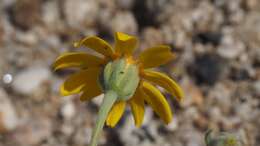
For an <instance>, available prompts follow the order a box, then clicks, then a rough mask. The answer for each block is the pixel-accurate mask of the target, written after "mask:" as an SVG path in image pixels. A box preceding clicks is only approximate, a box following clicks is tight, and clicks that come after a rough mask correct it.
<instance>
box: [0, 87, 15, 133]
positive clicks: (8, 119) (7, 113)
mask: <svg viewBox="0 0 260 146" xmlns="http://www.w3.org/2000/svg"><path fill="white" fill-rule="evenodd" d="M17 124H18V118H17V115H16V111H15V109H14V108H13V105H12V103H11V101H10V100H9V99H8V96H7V94H6V93H5V92H4V90H2V89H0V132H4V131H10V130H13V129H15V128H16V126H17Z"/></svg>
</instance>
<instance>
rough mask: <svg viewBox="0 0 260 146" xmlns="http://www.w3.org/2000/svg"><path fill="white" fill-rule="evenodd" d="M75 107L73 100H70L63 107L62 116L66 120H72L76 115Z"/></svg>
mask: <svg viewBox="0 0 260 146" xmlns="http://www.w3.org/2000/svg"><path fill="white" fill-rule="evenodd" d="M75 113H76V110H75V105H74V104H73V102H72V101H71V100H68V101H66V102H65V103H64V105H63V106H62V107H61V114H62V116H63V117H64V118H65V119H66V120H70V119H71V118H73V116H74V115H75Z"/></svg>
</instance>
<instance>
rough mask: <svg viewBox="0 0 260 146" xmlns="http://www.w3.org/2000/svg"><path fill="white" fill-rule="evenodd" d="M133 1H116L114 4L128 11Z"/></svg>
mask: <svg viewBox="0 0 260 146" xmlns="http://www.w3.org/2000/svg"><path fill="white" fill-rule="evenodd" d="M134 2H135V1H134V0H116V3H117V5H118V6H119V7H121V8H123V9H130V8H132V7H133V4H134Z"/></svg>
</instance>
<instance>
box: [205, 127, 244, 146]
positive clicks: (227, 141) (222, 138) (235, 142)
mask: <svg viewBox="0 0 260 146" xmlns="http://www.w3.org/2000/svg"><path fill="white" fill-rule="evenodd" d="M205 141H206V144H207V146H241V142H240V141H239V139H238V137H237V136H236V135H234V134H231V133H220V134H219V135H215V136H212V131H211V130H210V131H208V132H207V133H206V135H205Z"/></svg>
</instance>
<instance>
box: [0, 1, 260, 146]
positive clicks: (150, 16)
mask: <svg viewBox="0 0 260 146" xmlns="http://www.w3.org/2000/svg"><path fill="white" fill-rule="evenodd" d="M115 31H122V32H125V33H129V34H133V35H136V36H138V37H139V39H140V40H141V41H140V42H141V44H140V48H139V50H142V49H144V48H146V47H150V46H153V45H158V44H168V45H170V46H171V47H172V50H173V51H174V52H175V53H176V56H177V58H176V60H175V61H173V62H171V63H169V64H167V65H165V66H163V67H161V68H160V69H161V70H164V71H166V72H167V73H168V74H169V75H171V76H172V77H174V78H175V79H176V80H178V82H179V83H180V85H181V86H182V88H183V90H184V91H185V100H184V101H183V102H182V103H180V104H178V103H177V102H176V101H172V100H168V101H169V102H170V104H171V106H172V109H173V111H174V113H175V115H174V119H173V121H172V123H170V124H169V125H163V123H162V121H160V120H159V119H158V117H157V116H156V115H154V113H153V112H152V110H151V109H150V108H147V109H146V114H145V121H144V124H143V126H142V128H139V129H138V128H135V127H134V124H133V119H132V116H131V113H130V111H129V109H128V110H127V111H126V112H125V116H124V118H123V119H122V120H121V121H120V124H119V125H118V126H117V127H116V128H114V129H111V128H107V127H106V128H105V130H104V132H103V134H102V136H101V139H100V145H102V146H137V145H138V146H205V144H204V140H203V137H204V134H205V131H206V130H207V129H209V128H211V129H214V130H215V131H229V132H235V133H237V134H239V135H240V137H241V139H243V143H244V146H259V145H260V118H259V117H260V1H259V0H196V1H194V0H160V1H158V0H143V1H140V0H109V1H106V0H73V1H72V0H0V77H1V79H2V80H1V81H0V146H17V145H19V146H70V145H74V146H83V145H88V143H89V139H90V133H91V130H92V128H93V125H94V122H95V118H96V115H97V111H98V105H99V104H100V98H101V97H99V98H97V99H96V100H94V101H92V102H88V103H81V102H80V101H79V98H78V96H68V97H61V96H60V95H59V93H58V88H59V85H60V84H61V83H62V81H64V79H65V78H66V76H67V75H68V74H69V73H71V72H70V71H59V72H53V71H52V69H51V64H52V62H53V60H54V59H55V58H56V57H57V56H58V55H59V54H60V53H62V52H65V51H71V50H74V48H73V47H72V46H71V44H72V42H73V41H75V40H78V39H80V38H82V37H84V36H90V35H97V36H100V37H102V38H104V39H105V40H107V41H109V42H111V43H112V42H113V33H114V32H115ZM166 96H167V97H168V96H169V95H167V94H166ZM169 99H170V98H169Z"/></svg>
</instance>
